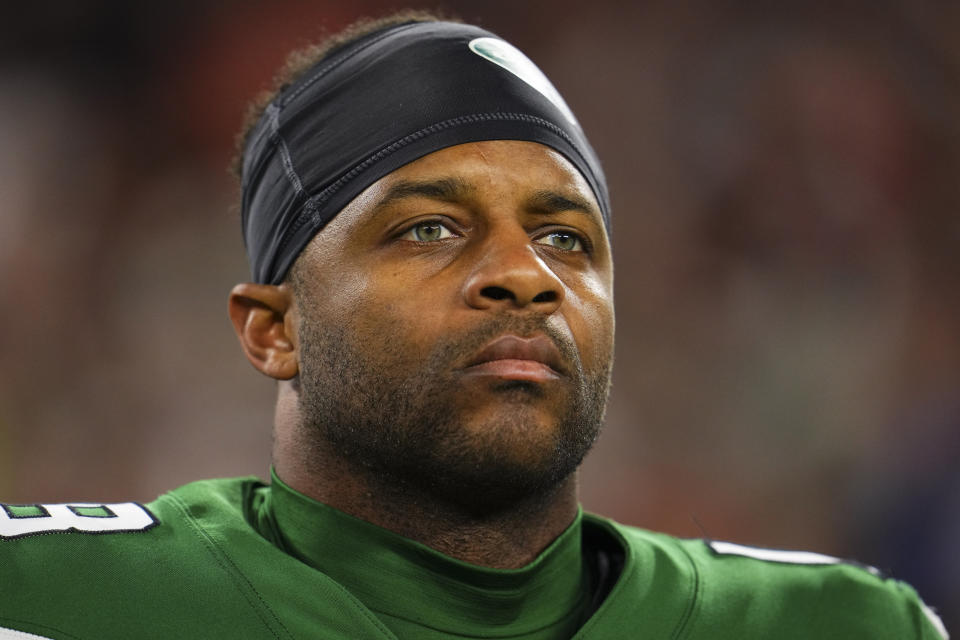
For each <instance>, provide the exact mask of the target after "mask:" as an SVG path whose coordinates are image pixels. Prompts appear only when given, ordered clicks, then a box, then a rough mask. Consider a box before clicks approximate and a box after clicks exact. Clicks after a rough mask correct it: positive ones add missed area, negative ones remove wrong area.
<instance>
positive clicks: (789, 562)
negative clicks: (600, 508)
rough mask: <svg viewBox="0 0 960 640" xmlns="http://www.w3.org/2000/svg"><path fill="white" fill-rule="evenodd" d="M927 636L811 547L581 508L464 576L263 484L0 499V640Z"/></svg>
mask: <svg viewBox="0 0 960 640" xmlns="http://www.w3.org/2000/svg"><path fill="white" fill-rule="evenodd" d="M571 637H573V638H578V639H580V638H586V639H591V640H604V639H612V638H617V639H620V638H649V639H660V638H663V639H672V640H681V639H684V640H700V639H704V640H706V639H710V640H726V639H731V640H732V639H737V640H741V639H743V638H778V639H781V640H789V639H791V638H797V639H800V638H819V639H830V638H836V639H838V640H839V639H841V638H842V639H844V640H850V639H856V638H870V639H871V640H878V639H884V638H889V639H891V640H893V639H896V640H906V639H918V640H919V639H923V640H941V639H942V638H946V637H947V636H946V631H945V630H943V628H942V625H941V624H940V623H939V620H938V619H937V618H936V616H935V615H934V614H933V613H932V612H931V611H930V610H929V609H928V608H927V607H926V606H925V605H924V604H923V603H922V602H921V601H920V599H919V598H918V597H917V594H916V593H915V592H914V591H913V590H912V589H911V588H910V587H909V586H907V585H905V584H903V583H900V582H896V581H893V580H889V579H884V578H882V577H880V576H879V575H877V574H876V572H874V571H871V570H869V569H866V568H862V567H858V566H854V565H851V564H846V563H842V562H839V561H837V560H835V559H834V558H830V557H827V556H821V555H817V554H807V553H797V552H780V551H770V550H764V549H756V548H752V547H742V546H739V545H733V544H729V543H719V542H707V541H702V540H679V539H676V538H673V537H670V536H667V535H663V534H658V533H652V532H649V531H644V530H641V529H637V528H633V527H627V526H623V525H620V524H617V523H615V522H612V521H610V520H607V519H604V518H600V517H597V516H593V515H589V514H581V515H579V516H578V517H577V519H576V521H575V522H574V523H573V524H572V525H571V526H570V528H568V529H567V531H565V532H564V533H563V534H562V535H561V536H560V537H559V538H558V539H557V540H556V541H555V542H554V543H553V544H551V545H550V547H548V548H547V549H546V550H545V551H544V552H543V553H542V554H541V555H540V556H539V557H538V558H537V559H536V560H535V561H534V562H533V563H531V565H529V566H527V567H523V568H521V569H514V570H495V569H488V568H484V567H477V566H474V565H469V564H467V563H463V562H460V561H457V560H455V559H452V558H449V557H447V556H444V555H442V554H440V553H438V552H436V551H434V550H432V549H429V548H427V547H425V546H423V545H420V544H418V543H416V542H413V541H411V540H407V539H405V538H402V537H400V536H397V535H395V534H393V533H390V532H388V531H385V530H383V529H380V528H379V527H376V526H374V525H372V524H369V523H366V522H363V521H361V520H357V519H355V518H352V517H351V516H349V515H347V514H344V513H342V512H339V511H337V510H335V509H332V508H330V507H327V506H325V505H322V504H320V503H318V502H315V501H313V500H311V499H309V498H307V497H306V496H303V495H301V494H299V493H297V492H296V491H294V490H293V489H290V488H289V487H286V486H285V485H284V484H283V483H282V482H280V481H279V480H277V479H276V478H275V479H274V481H273V483H272V485H270V486H267V485H264V484H262V483H261V482H259V481H258V480H257V479H255V478H243V479H232V480H207V481H202V482H196V483H192V484H189V485H186V486H184V487H181V488H180V489H177V490H176V491H172V492H170V493H167V494H165V495H163V496H161V497H160V498H158V499H157V500H156V501H154V502H152V503H150V504H148V505H139V504H136V503H124V504H90V503H75V504H65V505H0V639H4V640H10V639H18V640H30V639H34V638H49V639H53V640H110V639H113V638H117V639H119V638H123V639H125V640H129V639H131V638H138V639H142V638H158V639H159V638H163V639H170V638H205V639H208V638H229V639H231V640H234V639H243V638H250V639H260V638H283V639H288V640H289V639H294V638H295V639H308V638H309V639H314V638H322V639H332V640H337V639H343V640H367V639H369V640H387V639H394V638H417V639H421V638H424V639H431V638H511V639H514V640H520V639H524V640H527V639H529V640H535V639H536V640H539V639H547V638H571Z"/></svg>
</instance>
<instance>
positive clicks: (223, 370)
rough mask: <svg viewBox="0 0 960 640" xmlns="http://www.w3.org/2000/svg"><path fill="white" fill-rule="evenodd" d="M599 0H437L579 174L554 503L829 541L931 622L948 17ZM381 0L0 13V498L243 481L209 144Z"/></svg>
mask: <svg viewBox="0 0 960 640" xmlns="http://www.w3.org/2000/svg"><path fill="white" fill-rule="evenodd" d="M625 4H626V3H621V2H614V1H602V0H594V1H593V2H571V1H562V0H559V1H558V0H554V1H550V2H524V3H519V2H507V1H505V0H504V1H495V2H484V3H476V2H464V1H452V0H451V1H447V2H444V3H442V4H440V5H439V6H440V7H442V8H443V9H444V10H446V11H447V12H449V13H453V14H456V15H459V16H461V17H462V18H464V19H466V20H468V21H475V22H478V23H479V24H481V25H483V26H486V27H487V28H489V29H491V30H493V31H495V32H497V33H499V34H500V35H502V36H504V37H505V38H507V39H509V40H511V41H512V42H514V43H515V44H517V45H518V46H520V47H521V48H522V49H523V50H525V51H526V52H527V53H528V54H529V55H530V57H531V58H533V60H534V61H536V62H537V63H538V64H539V65H540V66H541V67H542V68H543V69H544V70H545V71H546V73H547V74H548V75H549V76H550V77H551V78H552V79H553V81H554V83H555V84H556V85H557V87H558V88H559V89H560V91H561V92H562V93H563V94H564V95H565V96H566V98H567V101H568V102H569V103H570V105H571V106H572V107H573V109H574V111H575V112H576V113H577V114H578V116H579V118H580V120H581V122H582V123H583V125H584V128H585V129H586V131H587V133H588V135H589V136H590V138H591V140H592V141H593V144H594V146H595V147H596V148H597V151H598V152H599V154H600V156H601V158H602V159H603V161H604V164H605V167H606V170H607V172H608V177H609V181H610V185H611V190H612V193H613V199H614V236H613V242H614V247H615V249H614V253H615V257H616V264H617V267H616V269H617V272H616V273H617V310H618V347H617V365H616V373H615V377H614V391H613V397H612V404H611V407H610V410H609V413H608V427H607V429H606V432H605V434H604V437H603V439H602V441H601V443H600V445H599V446H598V447H597V449H596V451H595V452H594V453H593V454H592V455H591V457H590V458H589V459H588V462H587V464H586V467H585V470H584V472H583V482H582V485H583V498H584V502H585V505H586V506H587V507H588V508H590V509H592V510H595V511H599V512H602V513H605V514H608V515H611V516H614V517H616V518H618V519H620V520H622V521H625V522H628V523H632V524H637V525H641V526H645V527H649V528H653V529H661V530H666V531H669V532H672V533H675V534H678V535H681V536H701V535H708V536H711V537H714V538H720V539H730V540H735V541H738V542H744V543H752V544H760V545H766V546H778V547H789V548H795V547H800V548H808V549H815V550H818V551H823V552H827V553H832V554H835V555H840V556H845V557H855V558H858V559H860V560H862V561H864V562H866V563H870V564H873V565H876V566H878V567H880V568H881V569H884V570H886V571H887V572H889V573H891V574H893V575H895V576H898V577H902V578H904V579H907V580H909V581H911V582H912V583H914V584H915V585H916V586H917V587H918V589H919V590H920V592H921V594H922V595H923V596H924V597H925V598H926V599H927V600H928V601H929V602H930V603H931V604H932V605H935V606H937V607H938V608H939V609H940V610H941V611H942V612H943V614H944V616H945V619H946V621H947V625H948V627H952V628H953V629H954V631H955V633H957V632H958V631H957V629H958V627H960V623H958V617H957V614H956V613H955V612H956V611H958V610H960V589H958V586H957V581H956V576H957V575H958V574H960V550H958V549H960V277H958V276H960V207H958V205H960V118H958V116H960V7H958V5H957V4H956V3H949V2H933V1H930V2H910V1H907V0H903V1H902V2H888V1H869V2H868V1H866V0H863V1H861V2H832V3H795V2H774V3H771V2H752V3H746V2H718V1H716V0H700V1H697V0H690V1H686V2H671V1H667V0H661V1H653V2H643V3H632V4H631V5H630V6H629V7H626V6H623V5H625ZM401 6H402V5H398V4H395V3H392V2H379V1H375V0H355V1H354V2H350V3H334V2H320V1H314V2H295V1H292V0H290V1H285V2H279V1H277V2H255V1H248V2H213V1H201V2H198V1H190V2H188V1H185V0H178V1H172V2H169V1H168V2H164V3H133V2H121V1H112V2H109V1H101V2H97V1H93V0H90V1H87V2H66V1H64V2H37V3H13V2H9V1H5V2H0V7H2V9H3V15H4V18H3V20H2V22H0V305H2V316H0V318H2V330H0V498H2V499H3V500H5V501H7V502H18V501H30V502H32V501H62V500H71V499H78V498H90V499H98V500H105V501H109V500H113V499H129V498H135V499H139V500H149V499H150V498H152V497H153V496H154V495H155V494H157V493H158V492H161V491H163V490H165V489H168V488H171V487H174V486H176V485H179V484H181V483H184V482H187V481H189V480H191V479H196V478H199V477H208V476H219V475H226V474H247V473H256V474H260V475H263V474H265V473H266V471H267V465H268V450H269V446H270V423H271V418H272V416H271V407H272V398H273V385H272V384H271V383H270V382H269V381H267V380H266V379H263V378H261V377H260V376H259V375H257V374H256V373H255V372H254V370H253V369H252V368H251V367H250V366H249V365H248V364H247V363H246V361H245V360H244V358H243V356H242V355H241V353H240V350H239V349H238V348H237V346H236V344H235V339H234V337H233V332H232V329H231V328H230V326H229V323H228V321H227V317H226V313H225V307H226V295H227V291H228V290H229V288H230V286H231V285H232V284H233V283H234V282H237V281H241V280H244V279H246V277H247V270H246V266H245V259H244V254H243V250H242V242H241V238H240V232H239V226H238V221H237V213H236V211H235V209H234V208H233V202H234V197H235V193H234V188H235V187H234V185H233V183H232V181H231V179H230V177H229V176H228V174H227V172H226V166H227V164H228V161H229V158H230V155H231V150H232V137H233V135H234V132H235V131H236V129H237V128H238V126H239V124H240V121H241V116H242V113H243V108H244V103H245V101H246V100H247V99H249V98H251V97H252V96H253V95H254V94H255V93H256V92H257V91H258V90H259V89H261V88H264V87H265V86H267V85H268V83H269V78H270V76H271V74H272V71H273V70H274V69H275V68H276V67H277V66H278V65H279V64H280V63H281V61H282V59H283V57H284V55H285V53H286V52H287V51H288V50H289V49H290V48H291V47H293V46H297V45H300V44H305V43H307V42H309V41H310V40H311V39H313V38H314V37H315V36H316V35H318V34H319V33H321V32H322V31H323V30H334V29H336V28H338V27H340V26H342V25H344V24H345V23H347V22H348V21H350V20H352V19H353V18H355V17H357V16H359V15H363V14H367V15H370V14H373V15H377V14H380V13H383V12H385V11H387V10H390V9H395V8H399V7H401ZM420 6H422V5H420ZM437 6H438V5H437V4H433V5H430V6H429V8H436V7H437Z"/></svg>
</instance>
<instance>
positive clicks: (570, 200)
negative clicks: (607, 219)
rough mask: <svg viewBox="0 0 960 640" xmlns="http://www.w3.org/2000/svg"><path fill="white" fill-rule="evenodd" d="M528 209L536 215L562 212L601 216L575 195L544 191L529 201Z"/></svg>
mask: <svg viewBox="0 0 960 640" xmlns="http://www.w3.org/2000/svg"><path fill="white" fill-rule="evenodd" d="M527 208H528V209H529V210H530V211H533V212H534V213H541V214H552V213H560V212H562V211H576V212H578V213H583V214H586V215H588V216H590V217H595V216H599V215H600V212H599V211H597V208H596V207H595V206H593V205H592V204H591V203H590V201H589V200H587V199H586V198H581V197H580V196H578V195H575V194H563V193H558V192H556V191H550V190H549V189H544V190H541V191H537V192H536V193H535V194H533V196H531V197H530V198H529V199H528V200H527Z"/></svg>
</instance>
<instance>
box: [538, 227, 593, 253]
mask: <svg viewBox="0 0 960 640" xmlns="http://www.w3.org/2000/svg"><path fill="white" fill-rule="evenodd" d="M534 242H536V243H537V244H545V245H547V246H550V247H554V248H556V249H560V250H562V251H583V250H584V248H583V241H582V240H581V239H580V236H578V235H576V234H574V233H569V232H567V231H552V232H550V233H548V234H546V235H544V236H540V237H539V238H536V239H535V240H534Z"/></svg>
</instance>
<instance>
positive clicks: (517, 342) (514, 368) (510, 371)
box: [463, 334, 566, 382]
mask: <svg viewBox="0 0 960 640" xmlns="http://www.w3.org/2000/svg"><path fill="white" fill-rule="evenodd" d="M463 372H464V373H465V374H467V375H470V376H492V377H497V378H500V379H502V380H525V381H529V382H548V381H550V380H556V379H558V378H561V377H563V376H564V375H565V374H566V367H564V365H563V358H562V356H561V355H560V350H559V349H557V346H556V345H555V344H554V343H553V341H552V340H550V339H549V338H547V337H546V336H545V335H543V334H539V335H536V336H533V337H529V338H521V337H520V336H516V335H509V334H508V335H503V336H500V337H498V338H496V339H494V340H493V341H492V342H490V343H488V344H487V345H486V346H485V347H484V348H483V349H481V350H480V351H479V352H478V353H477V354H476V355H475V356H474V357H473V358H472V359H471V360H470V361H469V362H468V363H467V366H466V367H465V368H464V369H463Z"/></svg>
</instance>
